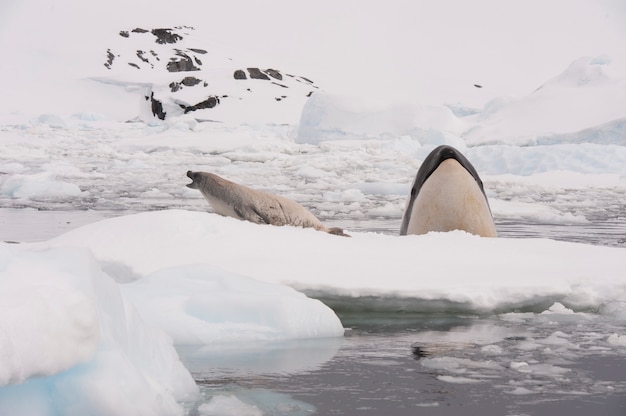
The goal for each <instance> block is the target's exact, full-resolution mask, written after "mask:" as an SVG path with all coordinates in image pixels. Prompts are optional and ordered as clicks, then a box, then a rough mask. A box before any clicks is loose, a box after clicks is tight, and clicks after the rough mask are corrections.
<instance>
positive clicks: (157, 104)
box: [150, 93, 167, 120]
mask: <svg viewBox="0 0 626 416" xmlns="http://www.w3.org/2000/svg"><path fill="white" fill-rule="evenodd" d="M150 99H151V100H152V103H151V107H152V115H153V116H157V117H158V118H159V119H160V120H165V114H167V113H166V112H165V111H163V104H162V103H161V101H159V100H157V99H155V98H154V93H152V95H151V96H150Z"/></svg>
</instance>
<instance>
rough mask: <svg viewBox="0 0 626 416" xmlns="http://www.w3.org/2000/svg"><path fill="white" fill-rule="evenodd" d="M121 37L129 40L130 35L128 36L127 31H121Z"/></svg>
mask: <svg viewBox="0 0 626 416" xmlns="http://www.w3.org/2000/svg"><path fill="white" fill-rule="evenodd" d="M120 36H121V37H123V38H127V37H129V36H130V35H129V34H128V31H127V30H120Z"/></svg>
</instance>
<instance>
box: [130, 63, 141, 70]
mask: <svg viewBox="0 0 626 416" xmlns="http://www.w3.org/2000/svg"><path fill="white" fill-rule="evenodd" d="M128 65H130V66H132V67H134V68H137V69H141V68H139V65H137V64H136V63H134V62H129V63H128Z"/></svg>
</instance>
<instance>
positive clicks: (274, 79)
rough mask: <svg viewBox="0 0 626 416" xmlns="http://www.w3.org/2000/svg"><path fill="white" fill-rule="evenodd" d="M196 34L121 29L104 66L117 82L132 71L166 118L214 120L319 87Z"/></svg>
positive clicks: (183, 29)
mask: <svg viewBox="0 0 626 416" xmlns="http://www.w3.org/2000/svg"><path fill="white" fill-rule="evenodd" d="M193 35H194V29H193V28H192V27H188V26H178V27H174V28H156V29H144V28H134V29H132V30H122V31H120V32H119V36H120V37H119V38H118V39H119V40H118V41H116V43H117V47H111V48H108V49H107V50H106V57H105V62H104V66H105V68H106V69H107V70H109V71H111V72H112V75H113V74H115V75H114V78H115V80H116V83H119V82H120V81H119V80H120V79H124V77H125V76H127V77H128V80H129V81H128V82H129V83H131V84H133V85H138V84H139V85H142V86H143V85H147V86H148V87H147V88H148V90H147V91H146V93H145V94H144V95H145V97H146V103H147V105H148V107H147V110H148V111H147V112H146V113H147V114H150V115H151V116H152V117H154V118H158V119H161V120H164V119H166V118H169V117H174V116H177V115H181V114H187V113H190V112H205V117H207V118H210V119H215V118H218V117H213V114H211V113H209V112H210V111H212V110H214V109H215V108H221V107H222V106H229V105H234V103H235V102H236V103H237V105H236V107H237V108H243V107H242V102H246V101H250V103H251V104H250V105H251V106H256V107H258V106H259V105H263V104H262V103H263V101H264V100H265V102H266V103H267V105H272V104H271V103H284V102H285V101H286V99H287V98H288V97H297V98H300V99H302V100H303V104H304V101H306V99H307V97H310V96H311V94H312V93H313V92H314V91H315V90H316V89H317V88H318V87H317V86H316V85H315V84H314V83H313V81H311V80H310V79H308V78H305V77H301V76H295V75H289V74H284V73H282V72H281V71H280V70H277V69H273V68H265V69H264V68H259V67H255V66H247V65H245V66H244V65H242V66H239V65H237V64H236V63H234V62H233V60H232V59H230V58H228V57H219V56H215V54H212V53H211V50H210V48H206V47H203V46H204V45H202V43H201V41H199V40H198V39H196V38H194V36H193ZM229 67H230V68H231V69H228V68H229ZM129 71H130V72H129ZM190 73H193V75H191V74H190ZM167 74H169V75H167ZM233 79H234V80H235V81H233ZM257 83H263V85H265V86H264V87H262V88H261V84H257ZM292 102H293V100H292ZM277 111H279V109H277Z"/></svg>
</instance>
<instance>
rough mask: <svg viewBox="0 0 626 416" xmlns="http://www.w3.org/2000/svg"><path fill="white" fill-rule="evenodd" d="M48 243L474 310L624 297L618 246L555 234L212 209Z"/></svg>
mask: <svg viewBox="0 0 626 416" xmlns="http://www.w3.org/2000/svg"><path fill="white" fill-rule="evenodd" d="M45 245H46V246H68V245H71V246H76V245H78V246H83V247H88V248H90V249H91V250H92V251H93V253H94V254H95V256H96V257H97V258H98V259H99V260H100V261H105V262H109V263H114V264H118V265H121V266H123V267H120V270H126V273H127V274H133V275H136V276H145V275H148V274H150V273H154V272H156V271H159V270H162V269H164V268H168V267H176V266H180V265H185V264H194V263H203V264H208V265H210V266H212V267H218V268H221V269H223V270H225V271H227V272H229V273H237V274H242V275H245V276H250V277H252V278H255V279H258V280H261V281H265V282H270V283H278V284H285V285H289V286H291V287H293V288H295V289H297V290H301V291H305V292H310V293H316V294H318V295H324V296H331V297H337V296H339V297H347V298H352V297H374V298H388V299H398V298H399V299H415V300H424V301H439V300H445V301H446V302H447V303H448V304H455V305H457V306H460V307H466V308H469V309H481V310H493V309H496V308H511V307H513V308H514V307H519V306H520V305H532V304H534V303H535V302H537V301H538V300H541V301H544V300H545V299H546V298H552V299H554V300H555V301H564V302H567V303H568V304H571V305H576V306H579V307H597V306H599V305H602V304H603V303H604V302H608V301H611V300H615V299H626V280H625V278H624V277H625V275H624V269H623V256H624V250H623V249H618V248H608V247H598V246H587V245H582V244H574V243H565V242H557V241H552V240H538V239H504V238H498V239H487V238H479V237H475V236H472V235H470V234H467V233H463V232H451V233H431V234H428V235H424V236H407V237H397V236H389V235H380V234H373V233H352V238H337V237H335V236H331V235H327V234H325V233H320V232H316V231H313V230H302V229H299V228H292V227H271V226H262V225H254V224H250V223H245V222H241V221H237V220H234V219H231V218H223V217H219V216H217V215H214V214H206V213H198V212H186V211H162V212H151V213H144V214H137V215H132V216H126V217H118V218H113V219H108V220H104V221H102V222H99V223H96V224H91V225H88V226H85V227H82V228H80V229H77V230H74V231H71V232H69V233H67V234H65V235H62V236H60V237H58V238H55V239H53V240H50V241H49V242H48V243H46V244H45ZM118 278H122V279H128V276H118ZM365 301H366V300H365ZM349 303H350V302H348V304H349ZM406 305H408V306H407V307H411V306H410V305H411V302H409V303H406ZM415 305H420V306H419V307H423V306H424V303H423V302H418V303H416V304H415Z"/></svg>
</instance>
